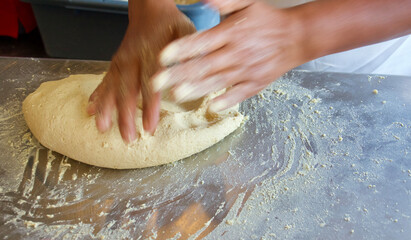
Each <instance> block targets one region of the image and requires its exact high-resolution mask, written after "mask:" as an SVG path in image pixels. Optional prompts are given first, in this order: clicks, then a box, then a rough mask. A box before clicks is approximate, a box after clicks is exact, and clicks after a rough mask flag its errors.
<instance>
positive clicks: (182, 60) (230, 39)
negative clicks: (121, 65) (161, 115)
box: [153, 0, 305, 112]
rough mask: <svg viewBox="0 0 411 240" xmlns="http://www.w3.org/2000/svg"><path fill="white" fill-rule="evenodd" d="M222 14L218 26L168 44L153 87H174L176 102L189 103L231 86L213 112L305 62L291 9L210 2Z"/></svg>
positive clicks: (247, 1) (242, 0) (243, 1)
mask: <svg viewBox="0 0 411 240" xmlns="http://www.w3.org/2000/svg"><path fill="white" fill-rule="evenodd" d="M208 2H210V3H211V4H212V5H214V6H215V7H217V8H218V9H220V11H221V12H223V13H231V15H229V16H228V17H227V18H226V19H225V20H224V21H223V22H222V23H220V25H218V26H216V27H215V28H213V29H210V30H208V31H205V32H201V33H197V34H194V35H190V36H187V37H184V38H182V39H180V40H177V41H175V42H173V43H171V44H169V45H168V46H167V47H166V48H165V49H164V50H163V51H162V53H161V55H160V61H161V64H162V65H163V66H169V67H168V68H167V69H166V70H163V71H160V72H158V73H157V74H156V75H155V77H154V79H153V85H154V89H155V90H156V91H157V92H159V91H161V90H164V89H166V88H171V93H172V95H173V96H174V98H175V99H176V100H177V101H188V100H193V99H196V98H199V97H201V96H204V95H206V94H208V93H210V92H213V91H216V90H219V89H222V88H228V91H227V92H226V93H224V94H223V95H221V96H219V97H217V98H216V99H214V101H213V103H212V104H211V105H210V110H211V111H216V112H217V111H220V110H223V109H225V108H228V107H230V106H233V105H235V104H237V103H239V102H241V101H243V100H245V99H247V98H249V97H251V96H253V95H255V94H257V93H258V92H259V91H261V90H262V89H263V88H265V87H266V86H267V85H268V84H269V83H271V82H272V81H274V80H275V79H277V78H278V77H280V76H281V75H282V74H284V73H285V72H287V71H288V70H290V69H291V68H293V67H296V66H298V65H300V64H302V63H304V62H305V60H304V59H303V57H302V56H303V55H304V54H302V48H301V43H300V39H301V38H300V33H299V28H298V27H299V24H298V23H299V22H297V21H294V19H293V18H292V17H291V16H292V15H291V14H289V12H288V11H287V10H280V9H275V8H273V7H271V6H269V5H267V4H265V3H263V2H260V1H252V0H239V1H235V0H208Z"/></svg>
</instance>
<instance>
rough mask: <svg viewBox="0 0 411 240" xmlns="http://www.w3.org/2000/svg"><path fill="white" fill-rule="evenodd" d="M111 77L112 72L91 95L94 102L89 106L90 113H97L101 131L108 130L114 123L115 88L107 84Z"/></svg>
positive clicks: (97, 124)
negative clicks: (112, 117) (112, 119)
mask: <svg viewBox="0 0 411 240" xmlns="http://www.w3.org/2000/svg"><path fill="white" fill-rule="evenodd" d="M111 77H112V74H110V73H108V74H107V75H106V76H105V77H104V79H103V82H102V83H101V84H100V85H99V86H98V87H97V88H96V90H95V91H94V93H93V94H92V95H91V96H90V99H91V100H92V101H93V102H92V103H91V104H90V105H89V107H88V108H87V112H88V113H89V114H91V113H93V112H94V114H95V115H96V116H95V119H96V126H97V129H98V130H99V131H100V132H105V131H107V130H108V129H110V128H111V125H112V121H111V116H112V113H113V111H114V108H115V97H114V89H113V88H110V87H109V86H108V85H107V84H106V82H107V81H109V80H110V78H111Z"/></svg>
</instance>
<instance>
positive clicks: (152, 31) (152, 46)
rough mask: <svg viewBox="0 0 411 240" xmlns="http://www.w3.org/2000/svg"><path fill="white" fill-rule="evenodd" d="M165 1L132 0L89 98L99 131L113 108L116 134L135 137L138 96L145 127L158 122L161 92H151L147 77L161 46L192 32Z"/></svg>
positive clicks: (107, 125) (106, 126) (104, 128)
mask: <svg viewBox="0 0 411 240" xmlns="http://www.w3.org/2000/svg"><path fill="white" fill-rule="evenodd" d="M163 2H164V3H165V4H157V3H153V1H151V0H148V1H144V0H142V1H130V3H129V16H130V21H129V22H130V23H129V26H128V28H127V31H126V34H125V36H124V39H123V41H122V43H121V45H120V47H119V49H118V51H117V52H116V53H115V55H114V57H113V58H112V61H111V65H110V67H109V70H108V72H107V74H106V76H105V77H104V79H103V82H102V83H101V84H100V85H99V86H98V87H97V89H96V90H95V91H94V92H93V94H92V95H91V96H90V100H89V107H88V108H87V112H88V113H89V114H90V115H94V114H95V115H96V117H95V119H96V125H97V128H98V129H99V131H101V132H105V131H107V130H108V129H110V127H111V125H112V121H111V119H112V114H113V111H114V110H115V109H117V112H118V124H119V129H120V133H121V136H122V138H123V139H124V140H125V141H126V142H131V141H133V140H134V139H135V138H136V126H135V113H136V105H137V100H138V98H139V97H140V96H142V98H143V126H144V129H145V130H146V131H148V132H150V133H151V134H154V131H155V127H156V125H157V123H158V120H159V108H160V93H154V91H153V90H152V84H151V82H150V81H149V80H150V77H151V76H152V75H153V74H154V73H155V72H156V71H157V70H158V69H159V64H158V61H157V56H158V54H159V52H160V50H161V49H162V48H163V47H164V46H166V45H167V44H168V43H169V42H171V41H173V40H175V39H177V38H179V37H182V36H184V35H187V34H190V33H193V32H195V28H194V25H193V24H192V23H191V22H190V20H189V19H188V18H187V17H185V16H184V15H183V14H182V13H181V12H180V11H178V9H177V8H176V6H175V4H174V2H173V1H169V0H165V1H163ZM167 3H169V5H167ZM103 40H104V39H103ZM140 93H141V95H140Z"/></svg>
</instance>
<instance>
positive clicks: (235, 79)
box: [171, 68, 245, 102]
mask: <svg viewBox="0 0 411 240" xmlns="http://www.w3.org/2000/svg"><path fill="white" fill-rule="evenodd" d="M244 80H245V79H244V78H243V75H242V71H241V69H239V68H230V69H227V70H225V71H222V72H218V73H216V74H214V75H212V76H210V77H206V78H205V79H203V80H201V81H199V82H196V83H195V84H191V83H185V82H183V83H182V84H180V85H178V86H176V87H175V88H174V89H172V90H171V95H172V97H173V98H174V100H175V101H177V102H187V101H192V100H195V99H198V98H200V97H203V96H205V95H207V94H210V93H212V92H216V91H219V90H221V89H223V88H227V87H230V86H232V85H235V84H237V83H239V82H241V81H244Z"/></svg>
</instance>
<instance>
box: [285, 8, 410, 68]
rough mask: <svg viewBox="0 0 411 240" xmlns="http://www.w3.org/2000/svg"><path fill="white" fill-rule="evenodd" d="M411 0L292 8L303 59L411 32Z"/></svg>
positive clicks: (290, 10)
mask: <svg viewBox="0 0 411 240" xmlns="http://www.w3.org/2000/svg"><path fill="white" fill-rule="evenodd" d="M410 9H411V0H320V1H316V2H311V3H308V4H304V5H300V6H297V7H294V8H290V9H288V10H286V11H289V12H290V13H291V14H292V16H294V17H295V19H296V20H297V22H299V28H298V29H299V31H301V34H300V39H301V45H302V46H303V48H302V51H303V54H304V60H305V61H309V60H312V59H315V58H318V57H321V56H324V55H328V54H332V53H336V52H340V51H345V50H349V49H353V48H356V47H360V46H365V45H368V44H372V43H376V42H380V41H384V40H388V39H392V38H395V37H399V36H402V35H406V34H409V33H411V13H410Z"/></svg>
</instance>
